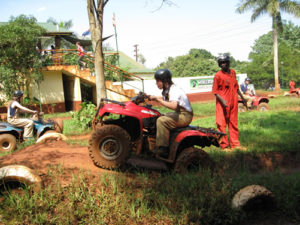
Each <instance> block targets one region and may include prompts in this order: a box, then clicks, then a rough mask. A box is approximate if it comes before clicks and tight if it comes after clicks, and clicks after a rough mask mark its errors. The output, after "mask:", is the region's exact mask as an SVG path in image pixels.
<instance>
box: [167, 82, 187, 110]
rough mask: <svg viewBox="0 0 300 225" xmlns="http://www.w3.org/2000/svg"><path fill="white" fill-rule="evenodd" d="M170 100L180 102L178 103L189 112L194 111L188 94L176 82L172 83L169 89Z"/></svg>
mask: <svg viewBox="0 0 300 225" xmlns="http://www.w3.org/2000/svg"><path fill="white" fill-rule="evenodd" d="M169 101H175V102H178V105H179V106H181V107H183V108H184V109H186V110H187V111H189V112H192V111H193V109H192V106H191V103H190V101H189V99H188V97H187V96H186V94H185V92H184V91H183V90H182V89H181V88H180V87H178V86H176V85H175V84H172V85H171V87H170V90H169Z"/></svg>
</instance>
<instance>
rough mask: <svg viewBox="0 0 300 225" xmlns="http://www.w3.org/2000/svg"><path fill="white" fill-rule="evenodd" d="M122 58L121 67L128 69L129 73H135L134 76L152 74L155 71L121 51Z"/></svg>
mask: <svg viewBox="0 0 300 225" xmlns="http://www.w3.org/2000/svg"><path fill="white" fill-rule="evenodd" d="M119 56H120V66H121V67H122V68H128V72H130V73H134V74H149V73H150V74H151V73H154V72H155V71H153V70H151V69H148V68H146V67H145V66H144V65H142V64H140V63H138V62H136V61H135V60H134V59H132V58H130V57H129V56H127V55H126V54H124V53H123V52H120V51H119Z"/></svg>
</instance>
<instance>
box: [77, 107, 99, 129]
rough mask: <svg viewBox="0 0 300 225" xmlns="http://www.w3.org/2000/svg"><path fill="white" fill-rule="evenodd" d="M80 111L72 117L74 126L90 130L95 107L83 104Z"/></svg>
mask: <svg viewBox="0 0 300 225" xmlns="http://www.w3.org/2000/svg"><path fill="white" fill-rule="evenodd" d="M80 106H81V109H80V110H79V111H78V112H75V113H74V114H73V115H72V118H73V119H75V121H76V124H77V125H78V126H79V127H81V128H84V129H87V128H90V127H91V125H92V120H93V117H94V115H95V113H96V106H95V105H94V104H93V103H91V102H83V103H81V104H80Z"/></svg>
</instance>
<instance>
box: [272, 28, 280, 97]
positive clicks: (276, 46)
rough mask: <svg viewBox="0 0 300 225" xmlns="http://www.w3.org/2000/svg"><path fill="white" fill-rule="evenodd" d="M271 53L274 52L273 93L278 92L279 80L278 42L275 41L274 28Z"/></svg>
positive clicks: (274, 29) (275, 30) (275, 31)
mask: <svg viewBox="0 0 300 225" xmlns="http://www.w3.org/2000/svg"><path fill="white" fill-rule="evenodd" d="M273 51H274V76H275V77H274V78H275V79H274V81H275V91H280V86H279V79H278V40H277V29H276V28H273Z"/></svg>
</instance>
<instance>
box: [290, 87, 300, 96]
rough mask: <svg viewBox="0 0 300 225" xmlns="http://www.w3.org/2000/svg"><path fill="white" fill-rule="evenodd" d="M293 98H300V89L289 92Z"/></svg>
mask: <svg viewBox="0 0 300 225" xmlns="http://www.w3.org/2000/svg"><path fill="white" fill-rule="evenodd" d="M289 94H290V96H291V97H300V88H294V89H292V90H290V91H289Z"/></svg>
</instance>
